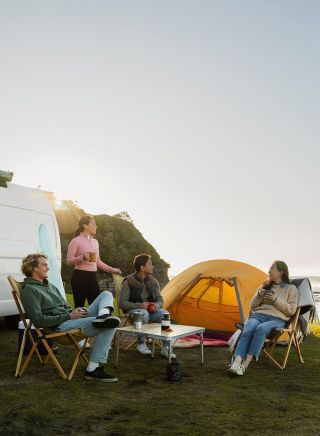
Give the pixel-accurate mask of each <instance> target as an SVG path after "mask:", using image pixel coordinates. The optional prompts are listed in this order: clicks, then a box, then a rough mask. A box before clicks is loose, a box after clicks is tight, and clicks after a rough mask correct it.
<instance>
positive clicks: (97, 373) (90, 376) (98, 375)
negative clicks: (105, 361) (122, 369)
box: [84, 366, 118, 383]
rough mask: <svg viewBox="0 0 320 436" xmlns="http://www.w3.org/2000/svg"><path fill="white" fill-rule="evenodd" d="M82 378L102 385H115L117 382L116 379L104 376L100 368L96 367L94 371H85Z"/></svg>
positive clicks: (111, 376) (108, 375) (107, 375)
mask: <svg viewBox="0 0 320 436" xmlns="http://www.w3.org/2000/svg"><path fill="white" fill-rule="evenodd" d="M84 378H85V379H86V380H93V381H99V382H103V383H115V382H117V381H118V379H117V377H114V376H113V375H110V374H106V373H105V372H104V369H103V367H102V366H98V367H97V368H96V369H95V370H94V371H90V372H89V371H86V372H85V374H84Z"/></svg>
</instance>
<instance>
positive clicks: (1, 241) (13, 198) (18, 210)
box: [0, 183, 64, 316]
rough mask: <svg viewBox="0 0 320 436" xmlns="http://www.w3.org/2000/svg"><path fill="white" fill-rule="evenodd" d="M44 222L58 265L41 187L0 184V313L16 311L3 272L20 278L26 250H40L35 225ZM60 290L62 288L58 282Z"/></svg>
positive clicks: (55, 235)
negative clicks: (5, 185)
mask: <svg viewBox="0 0 320 436" xmlns="http://www.w3.org/2000/svg"><path fill="white" fill-rule="evenodd" d="M41 225H44V226H45V228H46V231H47V234H48V235H49V236H48V237H49V238H50V241H51V244H52V248H53V251H54V258H55V259H54V261H55V262H57V263H58V266H59V270H60V266H61V247H60V236H59V230H58V226H57V221H56V217H55V213H54V210H53V207H52V204H51V202H50V200H49V198H48V195H47V193H46V192H45V191H41V190H39V189H32V188H26V187H23V186H19V185H14V184H11V183H9V184H8V188H2V187H0V316H7V315H14V314H16V313H17V309H16V306H15V303H14V301H13V298H12V294H11V289H10V286H9V283H8V281H7V276H8V275H12V276H13V277H14V278H16V279H18V280H22V279H23V275H22V273H21V270H20V267H21V261H22V259H23V258H24V257H25V256H26V255H27V254H29V253H35V252H40V251H41V245H40V238H39V229H40V226H41ZM59 289H60V291H61V293H62V294H64V290H63V288H62V287H60V286H59Z"/></svg>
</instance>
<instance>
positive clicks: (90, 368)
mask: <svg viewBox="0 0 320 436" xmlns="http://www.w3.org/2000/svg"><path fill="white" fill-rule="evenodd" d="M98 366H99V363H97V362H90V361H89V363H88V366H87V371H88V372H92V371H94V370H95V369H96V368H98Z"/></svg>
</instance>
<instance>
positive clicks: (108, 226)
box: [60, 213, 170, 289]
mask: <svg viewBox="0 0 320 436" xmlns="http://www.w3.org/2000/svg"><path fill="white" fill-rule="evenodd" d="M95 220H96V222H97V225H98V230H97V236H96V237H97V240H98V241H99V245H100V257H101V260H102V261H103V262H105V263H107V264H108V265H111V266H114V267H119V268H120V269H121V270H122V273H123V275H125V276H126V275H128V274H131V273H132V272H134V268H133V266H132V262H133V258H134V256H136V255H137V254H141V253H146V254H150V255H151V256H152V261H153V263H154V265H155V270H154V275H155V277H156V278H157V279H158V280H159V282H160V284H161V287H163V286H164V285H165V284H166V283H167V282H168V281H169V278H168V268H169V267H170V266H169V264H168V263H167V262H165V261H164V260H163V259H161V257H160V255H159V254H158V253H157V251H156V250H155V249H154V247H153V246H152V245H151V244H150V243H149V242H148V241H146V240H145V239H144V237H143V236H142V234H141V233H140V232H139V230H138V229H137V228H136V227H135V226H134V224H133V223H132V221H131V220H130V217H129V215H128V214H127V213H121V214H118V215H116V216H110V215H96V216H95ZM72 237H73V233H71V234H66V233H60V238H61V249H62V279H63V281H64V282H66V285H67V286H66V287H67V289H69V285H70V277H71V274H72V270H73V269H72V268H70V267H68V266H67V264H66V261H65V259H66V254H67V248H68V244H69V242H70V240H71V239H72ZM108 276H109V277H110V280H111V275H109V274H107V273H103V272H102V271H98V280H100V279H105V278H107V277H108Z"/></svg>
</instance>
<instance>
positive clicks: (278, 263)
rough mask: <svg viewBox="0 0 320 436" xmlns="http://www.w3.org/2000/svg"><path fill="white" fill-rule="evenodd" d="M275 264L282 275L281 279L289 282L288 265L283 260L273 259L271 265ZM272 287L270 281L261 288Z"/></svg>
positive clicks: (268, 288) (267, 288)
mask: <svg viewBox="0 0 320 436" xmlns="http://www.w3.org/2000/svg"><path fill="white" fill-rule="evenodd" d="M273 265H275V266H276V267H277V269H278V271H280V272H281V275H282V281H283V282H285V283H290V278H289V268H288V265H287V264H286V263H285V262H283V261H282V260H275V261H274V262H273V264H272V266H273ZM271 287H272V283H271V284H270V285H268V286H264V287H263V288H264V289H265V290H268V291H269V290H270V289H271Z"/></svg>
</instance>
